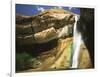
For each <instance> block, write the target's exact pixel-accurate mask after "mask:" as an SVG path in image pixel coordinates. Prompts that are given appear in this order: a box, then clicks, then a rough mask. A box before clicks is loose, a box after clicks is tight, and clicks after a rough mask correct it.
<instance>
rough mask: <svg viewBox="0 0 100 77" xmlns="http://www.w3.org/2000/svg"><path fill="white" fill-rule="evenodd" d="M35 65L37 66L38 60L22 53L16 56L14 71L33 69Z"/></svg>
mask: <svg viewBox="0 0 100 77" xmlns="http://www.w3.org/2000/svg"><path fill="white" fill-rule="evenodd" d="M36 65H38V60H37V59H36V58H33V57H32V56H30V55H29V54H28V53H25V52H24V53H17V54H16V71H21V70H26V69H30V68H35V67H36Z"/></svg>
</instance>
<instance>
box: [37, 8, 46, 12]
mask: <svg viewBox="0 0 100 77" xmlns="http://www.w3.org/2000/svg"><path fill="white" fill-rule="evenodd" d="M37 10H38V11H41V12H43V11H44V10H45V9H44V8H43V7H37Z"/></svg>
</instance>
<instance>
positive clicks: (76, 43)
mask: <svg viewBox="0 0 100 77" xmlns="http://www.w3.org/2000/svg"><path fill="white" fill-rule="evenodd" d="M78 19H79V17H78V16H75V23H74V27H73V28H74V29H73V30H74V31H73V55H72V66H71V68H78V58H79V52H80V45H81V34H80V33H79V32H78V31H77V21H78Z"/></svg>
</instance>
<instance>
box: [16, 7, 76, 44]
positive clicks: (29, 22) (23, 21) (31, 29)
mask: <svg viewBox="0 0 100 77" xmlns="http://www.w3.org/2000/svg"><path fill="white" fill-rule="evenodd" d="M74 22H75V20H74V14H72V13H70V12H67V11H65V10H60V9H59V10H54V9H51V10H46V11H44V12H42V13H40V14H38V15H36V16H33V17H27V16H25V17H24V16H17V17H16V35H17V36H16V41H17V43H18V44H22V45H23V44H35V43H45V42H48V41H51V40H53V39H58V38H60V37H64V36H68V35H71V33H72V32H71V31H72V30H71V29H72V26H73V23H74ZM69 25H70V26H69ZM65 26H66V34H65V33H64V32H63V33H62V34H60V32H61V31H63V28H65ZM69 28H70V29H69ZM59 34H60V35H59ZM38 35H39V37H38ZM43 35H44V37H43ZM52 35H53V36H52ZM48 36H49V38H47V37H48ZM44 40H45V41H44Z"/></svg>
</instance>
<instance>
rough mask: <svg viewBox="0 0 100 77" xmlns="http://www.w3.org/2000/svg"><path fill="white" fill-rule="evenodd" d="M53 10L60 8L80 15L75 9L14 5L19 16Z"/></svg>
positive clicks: (77, 9) (78, 10)
mask: <svg viewBox="0 0 100 77" xmlns="http://www.w3.org/2000/svg"><path fill="white" fill-rule="evenodd" d="M53 8H62V9H65V10H69V11H71V12H74V13H76V14H80V9H79V8H75V7H64V6H45V5H28V4H16V13H17V14H20V15H26V16H32V15H34V14H38V13H39V12H41V11H44V10H46V9H53Z"/></svg>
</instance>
